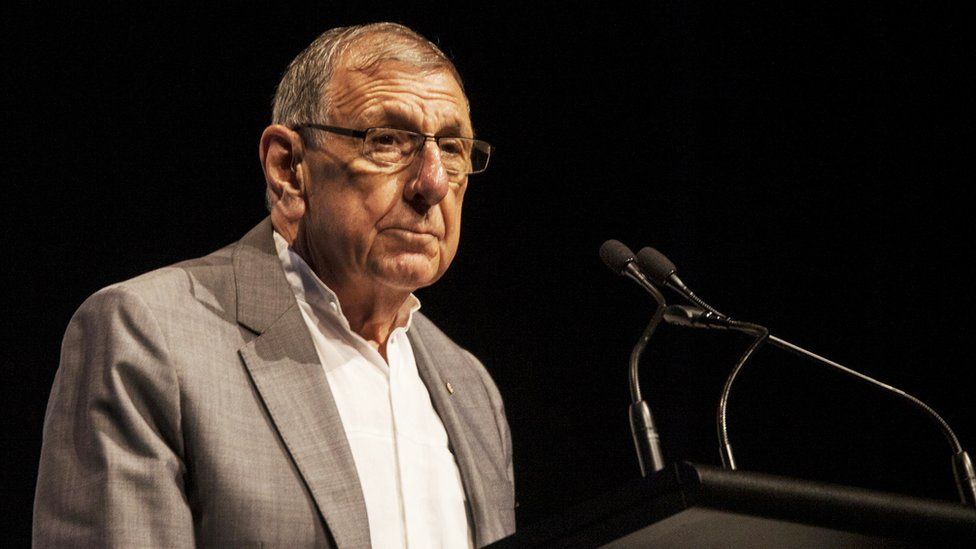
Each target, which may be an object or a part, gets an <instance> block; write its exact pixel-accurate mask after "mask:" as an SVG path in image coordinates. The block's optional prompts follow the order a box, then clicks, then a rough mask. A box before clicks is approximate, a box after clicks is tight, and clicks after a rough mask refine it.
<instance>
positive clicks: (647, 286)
mask: <svg viewBox="0 0 976 549" xmlns="http://www.w3.org/2000/svg"><path fill="white" fill-rule="evenodd" d="M600 258H601V259H602V260H603V262H604V263H605V264H606V265H607V267H609V268H610V270H612V271H613V272H615V273H617V274H619V275H622V276H626V277H628V278H630V279H632V280H633V281H634V282H636V283H637V284H638V285H639V286H640V287H641V288H643V289H644V290H645V291H646V292H647V293H648V294H650V295H651V297H652V298H653V299H654V302H655V309H654V314H653V315H652V316H651V320H650V322H648V323H647V327H646V328H644V332H643V333H641V336H640V339H638V340H637V344H635V345H634V348H633V350H632V351H631V353H630V363H629V365H630V399H631V405H630V409H629V415H630V432H631V434H632V435H633V437H634V448H635V449H636V450H637V461H638V463H639V464H640V471H641V476H642V477H646V476H647V475H649V474H651V473H655V472H657V471H660V470H662V469H664V455H663V454H662V452H661V440H660V437H659V436H658V433H657V427H656V426H655V425H654V417H653V416H652V415H651V407H650V405H649V404H648V403H647V401H646V400H644V397H643V395H641V389H640V376H639V373H640V358H641V355H642V354H643V353H644V349H645V348H646V347H647V344H648V342H650V340H651V336H653V335H654V331H655V330H656V329H657V326H658V324H660V323H661V319H662V317H663V316H664V309H665V306H666V304H665V301H664V295H663V294H661V292H660V290H658V289H657V288H656V287H654V285H653V284H651V282H650V281H649V280H648V279H647V277H645V276H644V273H642V272H641V271H640V269H638V268H637V266H636V265H634V252H632V251H631V250H630V248H628V247H627V246H626V245H624V244H623V243H621V242H619V241H617V240H608V241H606V242H604V243H603V245H602V246H600Z"/></svg>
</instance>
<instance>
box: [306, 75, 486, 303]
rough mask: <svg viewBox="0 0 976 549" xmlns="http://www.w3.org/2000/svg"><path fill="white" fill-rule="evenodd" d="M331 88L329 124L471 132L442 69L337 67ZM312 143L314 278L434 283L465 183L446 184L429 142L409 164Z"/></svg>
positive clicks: (309, 227)
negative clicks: (379, 161) (383, 161)
mask: <svg viewBox="0 0 976 549" xmlns="http://www.w3.org/2000/svg"><path fill="white" fill-rule="evenodd" d="M331 86H332V87H331V95H332V98H333V110H332V112H331V119H330V120H329V121H328V123H330V124H332V125H335V126H341V127H346V128H352V129H356V130H364V129H366V128H370V127H381V126H382V127H394V128H401V129H406V130H412V131H415V132H419V133H424V134H428V135H436V136H441V135H452V136H464V137H471V136H472V129H471V121H470V117H469V115H468V109H467V103H466V100H465V97H464V94H463V92H462V91H461V88H460V86H459V85H458V83H457V81H456V80H455V79H454V77H453V76H452V75H451V73H450V72H448V71H438V72H423V71H421V70H419V69H417V68H415V67H413V66H411V65H408V64H405V63H401V62H397V61H387V62H383V63H380V64H379V65H377V66H376V67H374V68H373V69H372V70H370V71H367V72H363V71H355V70H346V69H339V70H338V71H337V73H336V74H335V75H334V77H333V80H332V84H331ZM316 122H318V121H316ZM318 137H319V138H320V139H319V143H320V146H318V147H309V148H307V149H306V154H305V161H306V165H307V167H308V170H309V175H310V180H309V183H308V185H307V187H306V214H305V217H304V218H303V219H302V223H301V227H300V229H299V231H300V234H299V238H301V239H302V240H303V241H304V243H305V245H307V246H308V248H309V250H308V251H309V253H310V255H311V256H312V257H311V259H312V260H313V262H314V264H313V267H314V268H315V269H316V270H317V271H318V272H319V274H320V275H324V278H326V282H327V283H330V282H332V283H338V284H341V285H346V284H349V283H352V284H354V285H357V286H359V285H361V284H363V283H366V284H369V285H370V286H368V287H372V285H375V284H380V285H385V286H388V287H391V288H395V289H397V290H407V291H413V290H415V289H417V288H420V287H423V286H427V285H430V284H432V283H433V282H434V281H436V280H437V279H438V278H440V276H441V275H442V274H444V271H446V270H447V267H448V265H450V263H451V260H452V259H454V254H455V252H456V251H457V246H458V238H459V235H460V228H461V202H462V199H463V197H464V191H465V188H466V186H467V185H466V184H467V181H466V179H464V180H461V182H460V183H452V182H449V181H448V175H447V173H446V172H445V170H444V166H443V165H442V164H441V160H440V151H439V150H438V148H437V145H436V144H435V143H434V142H433V141H427V142H426V143H425V144H424V146H423V148H422V149H421V150H420V151H419V152H418V154H417V157H416V158H415V159H414V161H413V163H412V164H410V165H408V166H384V165H377V164H376V163H374V162H372V161H371V160H369V159H367V158H364V157H363V156H362V140H361V139H358V138H353V137H347V136H342V135H336V134H331V133H319V135H318ZM302 232H304V233H305V234H301V233H302ZM359 287H362V286H359Z"/></svg>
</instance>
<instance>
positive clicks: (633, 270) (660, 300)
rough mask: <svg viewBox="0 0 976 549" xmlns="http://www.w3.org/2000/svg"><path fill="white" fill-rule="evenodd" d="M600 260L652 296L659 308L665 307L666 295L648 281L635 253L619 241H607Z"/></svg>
mask: <svg viewBox="0 0 976 549" xmlns="http://www.w3.org/2000/svg"><path fill="white" fill-rule="evenodd" d="M600 259H602V260H603V263H604V264H605V265H606V266H607V267H608V268H609V269H610V270H611V271H613V272H615V273H617V274H618V275H621V276H626V277H628V278H630V279H631V280H633V281H634V282H636V283H637V284H638V285H639V286H640V287H641V288H644V291H646V292H647V293H649V294H651V297H652V298H654V301H655V302H657V306H658V307H661V308H663V307H664V306H665V305H664V304H665V300H664V294H662V293H661V291H660V290H658V289H657V288H656V287H655V286H654V285H653V284H651V282H650V281H649V280H648V279H647V277H646V276H645V275H644V273H643V272H641V270H640V268H639V267H638V266H637V264H636V257H635V256H634V252H633V251H631V249H630V248H628V247H627V245H626V244H624V243H623V242H621V241H619V240H607V241H606V242H604V243H603V244H602V245H601V246H600Z"/></svg>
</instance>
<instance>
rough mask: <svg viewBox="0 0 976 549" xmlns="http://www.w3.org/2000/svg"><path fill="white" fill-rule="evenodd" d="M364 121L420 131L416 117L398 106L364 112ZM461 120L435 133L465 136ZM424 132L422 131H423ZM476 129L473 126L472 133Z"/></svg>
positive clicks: (438, 134) (370, 123)
mask: <svg viewBox="0 0 976 549" xmlns="http://www.w3.org/2000/svg"><path fill="white" fill-rule="evenodd" d="M363 123H364V124H366V127H380V126H382V127H392V128H398V129H402V130H410V131H416V132H420V130H421V128H419V127H418V126H417V124H416V118H415V117H414V116H412V115H411V114H410V113H408V112H407V111H406V110H404V109H402V108H400V107H396V106H383V107H381V108H379V109H375V110H371V111H369V112H367V113H365V114H364V116H363ZM461 130H462V126H461V122H460V121H459V120H456V119H455V120H452V121H450V122H448V123H447V124H445V125H444V126H442V127H441V128H440V129H439V130H437V133H436V134H435V135H437V136H445V135H446V136H452V137H463V136H462V135H461ZM421 133H422V132H421ZM473 133H474V129H473V128H472V134H473Z"/></svg>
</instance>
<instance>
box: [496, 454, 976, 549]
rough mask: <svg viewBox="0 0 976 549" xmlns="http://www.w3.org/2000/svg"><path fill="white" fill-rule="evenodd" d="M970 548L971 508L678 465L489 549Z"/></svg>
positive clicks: (974, 517)
mask: <svg viewBox="0 0 976 549" xmlns="http://www.w3.org/2000/svg"><path fill="white" fill-rule="evenodd" d="M957 546H958V547H976V509H973V508H971V507H966V506H963V505H962V504H956V503H952V502H942V501H935V500H929V499H921V498H913V497H908V496H902V495H896V494H886V493H881V492H875V491H871V490H865V489H860V488H852V487H846V486H837V485H831V484H825V483H817V482H809V481H802V480H797V479H791V478H786V477H778V476H773V475H766V474H759V473H750V472H744V471H729V470H725V469H719V468H715V467H709V466H704V465H697V464H692V463H676V464H673V465H671V466H670V467H668V468H666V469H664V470H663V471H660V472H658V473H656V474H655V475H653V476H651V477H648V478H643V479H639V480H635V481H634V482H633V483H631V484H629V485H627V486H624V487H622V488H620V489H618V490H615V491H613V492H610V493H607V494H604V495H602V496H600V497H598V498H596V499H594V500H592V501H590V502H588V503H586V504H583V505H580V506H577V507H574V508H572V509H570V510H568V511H566V512H565V513H563V514H561V515H559V516H555V517H552V518H550V519H547V520H544V521H542V522H541V523H538V524H535V525H531V526H528V527H526V528H521V529H520V530H519V531H518V532H517V533H516V534H515V535H513V536H510V537H508V538H505V539H502V540H499V541H497V542H495V543H494V544H492V545H490V546H489V547H492V548H498V549H502V548H511V547H573V548H582V547H614V548H616V547H687V548H707V547H723V548H725V547H756V548H760V547H761V548H764V549H765V548H769V547H790V548H793V547H797V548H807V547H810V548H818V549H819V548H823V547H957Z"/></svg>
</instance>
